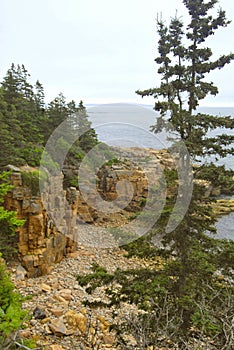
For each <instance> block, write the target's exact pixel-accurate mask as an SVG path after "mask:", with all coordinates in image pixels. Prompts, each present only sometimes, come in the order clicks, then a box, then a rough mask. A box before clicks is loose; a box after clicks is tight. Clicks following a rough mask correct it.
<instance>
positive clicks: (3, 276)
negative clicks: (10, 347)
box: [0, 257, 27, 349]
mask: <svg viewBox="0 0 234 350" xmlns="http://www.w3.org/2000/svg"><path fill="white" fill-rule="evenodd" d="M22 302H23V297H22V296H21V295H20V294H19V293H16V292H14V284H13V283H12V282H11V279H10V276H9V274H8V273H7V272H6V267H5V263H4V261H3V259H2V258H1V257H0V345H1V349H4V346H6V344H8V343H9V341H10V339H11V338H12V333H14V332H16V331H17V330H18V329H19V328H20V326H21V325H22V323H23V322H24V320H25V319H26V317H27V311H26V310H23V309H22Z"/></svg>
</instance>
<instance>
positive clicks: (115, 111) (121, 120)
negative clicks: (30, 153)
mask: <svg viewBox="0 0 234 350" xmlns="http://www.w3.org/2000/svg"><path fill="white" fill-rule="evenodd" d="M87 112H88V116H89V120H90V121H91V122H92V126H93V127H94V129H95V130H96V132H97V135H98V138H99V140H100V141H102V142H104V143H106V144H108V145H111V146H120V147H121V146H122V147H141V148H153V149H162V148H167V147H168V146H169V145H170V141H168V137H169V136H170V135H169V134H168V133H167V132H162V133H160V134H155V133H153V132H151V131H150V127H151V126H152V125H154V124H155V120H156V118H157V117H158V115H159V114H158V113H157V112H155V111H154V110H153V106H149V105H143V104H142V105H133V104H132V105H131V104H123V103H121V104H106V105H89V106H87ZM198 112H201V113H207V114H211V115H217V116H228V115H231V116H232V117H233V118H234V108H233V107H201V108H199V109H198ZM221 133H225V129H221V128H220V129H217V130H215V132H214V131H213V132H210V136H215V135H218V134H221ZM232 134H233V135H234V131H232ZM209 160H210V161H213V162H215V164H217V165H223V164H224V165H225V166H226V168H227V169H234V159H233V157H232V156H229V157H226V158H223V159H220V160H218V161H217V160H216V159H215V157H213V158H210V159H209ZM216 226H217V237H218V238H227V239H234V213H231V214H229V215H226V216H223V217H222V218H220V219H219V221H218V223H217V225H216Z"/></svg>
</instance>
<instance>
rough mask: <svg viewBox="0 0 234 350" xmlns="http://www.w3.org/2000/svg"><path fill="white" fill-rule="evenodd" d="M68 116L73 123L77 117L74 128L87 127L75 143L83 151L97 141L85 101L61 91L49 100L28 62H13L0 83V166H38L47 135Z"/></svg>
mask: <svg viewBox="0 0 234 350" xmlns="http://www.w3.org/2000/svg"><path fill="white" fill-rule="evenodd" d="M69 118H70V120H71V123H72V120H76V124H78V125H73V127H74V130H75V129H76V128H80V129H81V128H84V129H87V131H86V132H85V133H84V134H83V135H82V136H81V137H80V138H79V140H78V141H77V144H76V146H79V148H81V150H83V151H87V150H89V149H90V148H92V147H93V145H95V144H96V143H97V136H96V133H95V131H94V130H93V129H92V128H91V123H90V122H89V120H88V116H87V113H86V108H85V106H84V105H83V102H82V101H80V102H79V104H78V105H77V103H76V102H75V101H74V100H72V101H70V102H67V101H66V98H65V96H64V95H63V94H62V93H59V95H58V96H57V97H55V98H54V99H53V100H52V101H51V102H49V103H48V104H46V103H45V93H44V88H43V85H42V84H41V83H40V82H39V80H37V81H36V83H35V84H34V86H33V85H32V84H31V83H30V74H29V73H28V71H27V69H26V68H25V66H24V65H15V64H14V63H12V65H11V67H10V68H9V69H8V71H7V73H6V75H5V77H4V78H3V80H2V82H1V87H0V149H1V157H0V167H3V166H5V165H7V164H10V163H11V164H14V165H17V166H20V165H25V164H28V165H31V166H38V165H39V163H40V159H41V154H42V152H43V150H44V147H45V145H46V142H47V140H48V138H49V137H50V135H51V134H52V133H53V131H54V130H55V129H56V128H57V127H58V126H59V125H60V124H61V123H62V122H63V121H64V120H66V119H69ZM62 141H63V140H62V139H61V140H60V142H61V143H62ZM76 151H77V152H78V151H79V150H76ZM76 151H75V152H76Z"/></svg>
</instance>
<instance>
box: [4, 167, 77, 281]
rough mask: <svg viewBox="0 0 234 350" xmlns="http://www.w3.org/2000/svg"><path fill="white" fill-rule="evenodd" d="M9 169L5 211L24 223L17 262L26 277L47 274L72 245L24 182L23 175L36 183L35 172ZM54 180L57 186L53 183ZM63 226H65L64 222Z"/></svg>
mask: <svg viewBox="0 0 234 350" xmlns="http://www.w3.org/2000/svg"><path fill="white" fill-rule="evenodd" d="M10 169H11V171H12V173H11V175H10V176H11V183H12V185H13V188H12V190H11V191H10V192H9V193H8V194H7V196H6V198H5V208H6V209H7V210H14V211H17V213H18V217H19V218H20V219H24V220H25V224H24V225H23V226H22V227H21V228H19V229H18V252H19V260H20V262H21V265H22V266H23V267H24V268H25V269H26V270H27V274H28V277H36V276H40V275H44V274H47V273H48V272H49V271H50V269H51V267H52V266H53V265H54V264H55V263H57V262H59V261H61V260H62V259H63V257H64V256H65V255H66V253H67V252H71V251H72V250H74V249H75V248H76V247H75V243H73V242H71V240H69V238H68V237H67V236H66V235H64V234H63V233H62V232H61V230H59V228H58V227H56V225H55V224H54V223H53V221H52V220H51V218H50V217H49V215H48V213H47V211H46V210H45V208H44V205H43V201H42V198H41V196H40V194H39V192H36V191H35V187H33V186H32V184H31V185H30V184H29V183H28V182H27V181H26V183H25V182H24V175H25V174H31V175H30V176H31V177H32V176H35V179H34V180H35V182H34V183H36V181H38V178H37V179H36V173H38V171H37V170H32V169H30V168H29V169H19V168H16V167H10ZM32 174H33V175H32ZM54 180H55V182H56V179H54ZM37 186H39V185H38V184H37ZM38 190H39V187H38ZM48 196H50V198H51V200H55V198H53V193H52V192H51V193H48ZM64 225H65V226H66V222H65V221H64Z"/></svg>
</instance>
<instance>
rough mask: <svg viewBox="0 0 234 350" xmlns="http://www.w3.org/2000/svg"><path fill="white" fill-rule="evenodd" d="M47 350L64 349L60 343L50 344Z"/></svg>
mask: <svg viewBox="0 0 234 350" xmlns="http://www.w3.org/2000/svg"><path fill="white" fill-rule="evenodd" d="M49 350H64V348H63V347H62V346H61V345H56V344H55V345H50V347H49Z"/></svg>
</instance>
